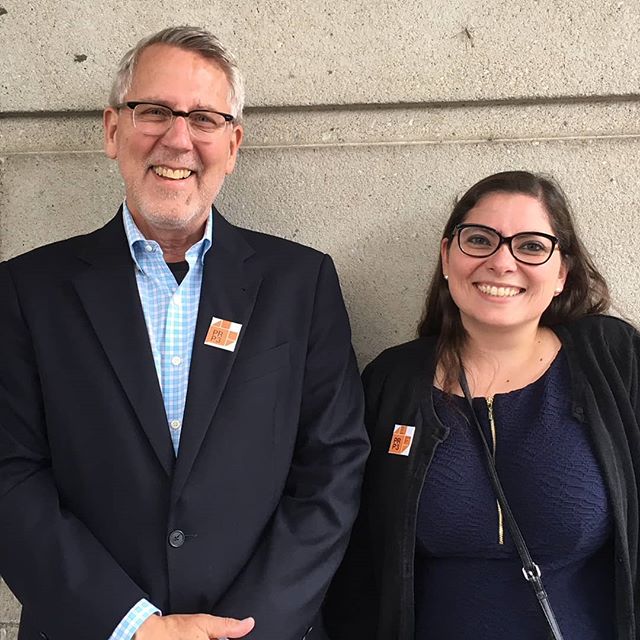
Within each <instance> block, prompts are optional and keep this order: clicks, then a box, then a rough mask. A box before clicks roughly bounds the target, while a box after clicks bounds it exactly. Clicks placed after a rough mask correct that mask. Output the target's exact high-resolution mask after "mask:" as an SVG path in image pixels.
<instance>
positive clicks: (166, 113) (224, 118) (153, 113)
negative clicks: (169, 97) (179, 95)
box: [118, 102, 234, 140]
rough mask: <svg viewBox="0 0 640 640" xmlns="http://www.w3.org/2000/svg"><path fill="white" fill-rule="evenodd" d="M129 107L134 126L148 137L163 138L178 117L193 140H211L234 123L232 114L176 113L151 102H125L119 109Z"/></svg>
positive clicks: (202, 111) (216, 112) (203, 110)
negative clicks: (183, 121) (183, 122)
mask: <svg viewBox="0 0 640 640" xmlns="http://www.w3.org/2000/svg"><path fill="white" fill-rule="evenodd" d="M124 107H128V108H129V109H131V110H132V111H133V126H134V127H135V128H136V129H137V130H138V131H140V132H141V133H144V134H146V135H148V136H162V135H164V134H165V133H166V132H167V131H169V129H171V126H172V125H173V121H174V120H175V119H176V118H177V117H181V118H184V119H185V120H186V121H187V126H188V127H189V131H190V133H191V135H192V137H193V138H195V139H197V140H209V139H210V138H211V137H212V136H214V135H215V134H216V133H217V132H218V131H219V130H220V129H222V128H223V127H224V126H225V125H226V124H227V123H229V122H233V121H234V117H233V116H232V115H231V114H230V113H222V112H221V111H209V110H205V109H196V110H194V111H175V110H174V109H170V108H169V107H167V106H165V105H163V104H153V103H150V102H125V103H124V104H120V105H118V108H119V109H123V108H124Z"/></svg>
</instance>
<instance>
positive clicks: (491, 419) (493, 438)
mask: <svg viewBox="0 0 640 640" xmlns="http://www.w3.org/2000/svg"><path fill="white" fill-rule="evenodd" d="M487 412H488V414H489V426H490V427H491V443H492V446H493V463H494V464H495V463H496V445H497V442H498V438H497V433H496V421H495V418H494V416H493V396H489V397H488V398H487ZM496 507H497V509H498V544H504V521H503V517H502V507H501V506H500V503H499V502H498V501H497V500H496Z"/></svg>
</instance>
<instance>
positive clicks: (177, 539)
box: [169, 529, 184, 549]
mask: <svg viewBox="0 0 640 640" xmlns="http://www.w3.org/2000/svg"><path fill="white" fill-rule="evenodd" d="M169 544H170V545H171V546H172V547H173V548H174V549H177V548H178V547H181V546H182V545H183V544H184V531H180V529H175V530H174V531H172V532H171V533H170V534H169Z"/></svg>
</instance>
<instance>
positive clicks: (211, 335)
mask: <svg viewBox="0 0 640 640" xmlns="http://www.w3.org/2000/svg"><path fill="white" fill-rule="evenodd" d="M240 329H242V325H241V324H238V323H237V322H231V321H230V320H222V318H215V317H214V318H211V324H210V325H209V331H207V337H206V338H205V339H204V343H205V344H206V345H209V346H210V347H217V348H218V349H224V350H225V351H235V348H236V344H237V343H238V337H239V335H240Z"/></svg>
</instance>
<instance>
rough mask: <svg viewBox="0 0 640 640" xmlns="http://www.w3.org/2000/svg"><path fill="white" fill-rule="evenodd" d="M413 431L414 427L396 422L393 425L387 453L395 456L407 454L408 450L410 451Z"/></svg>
mask: <svg viewBox="0 0 640 640" xmlns="http://www.w3.org/2000/svg"><path fill="white" fill-rule="evenodd" d="M415 431H416V428H415V427H411V426H409V425H406V424H396V425H395V426H394V427H393V435H392V436H391V444H389V453H391V454H393V455H395V456H408V455H409V451H411V443H412V442H413V434H414V433H415Z"/></svg>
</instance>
